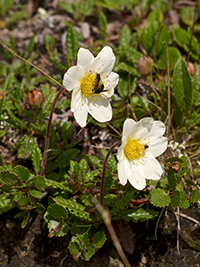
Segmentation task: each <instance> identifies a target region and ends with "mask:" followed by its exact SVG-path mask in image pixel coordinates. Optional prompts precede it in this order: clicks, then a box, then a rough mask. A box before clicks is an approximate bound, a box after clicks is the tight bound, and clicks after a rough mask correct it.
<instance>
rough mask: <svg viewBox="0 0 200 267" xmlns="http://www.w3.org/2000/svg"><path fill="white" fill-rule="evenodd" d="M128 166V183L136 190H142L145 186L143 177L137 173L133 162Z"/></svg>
mask: <svg viewBox="0 0 200 267" xmlns="http://www.w3.org/2000/svg"><path fill="white" fill-rule="evenodd" d="M129 164H130V170H131V172H130V173H129V178H128V180H129V182H130V184H131V185H132V186H133V187H135V188H136V189H137V190H142V189H144V188H145V186H146V180H145V177H144V176H143V175H142V174H141V173H139V172H138V171H137V169H136V167H135V164H134V163H133V162H129Z"/></svg>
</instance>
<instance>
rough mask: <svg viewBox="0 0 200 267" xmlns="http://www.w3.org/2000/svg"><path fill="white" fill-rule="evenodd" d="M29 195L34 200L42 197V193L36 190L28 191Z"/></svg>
mask: <svg viewBox="0 0 200 267" xmlns="http://www.w3.org/2000/svg"><path fill="white" fill-rule="evenodd" d="M29 193H30V194H31V196H33V197H35V198H41V197H42V192H41V191H38V190H33V189H29Z"/></svg>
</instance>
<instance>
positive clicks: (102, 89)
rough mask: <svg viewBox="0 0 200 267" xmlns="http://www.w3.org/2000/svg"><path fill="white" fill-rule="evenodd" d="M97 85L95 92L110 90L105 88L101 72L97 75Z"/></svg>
mask: <svg viewBox="0 0 200 267" xmlns="http://www.w3.org/2000/svg"><path fill="white" fill-rule="evenodd" d="M95 79H96V80H95V85H94V92H95V94H100V93H102V92H108V91H109V90H104V84H103V83H102V80H101V75H100V74H99V73H97V74H96V77H95Z"/></svg>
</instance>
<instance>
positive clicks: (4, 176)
mask: <svg viewBox="0 0 200 267" xmlns="http://www.w3.org/2000/svg"><path fill="white" fill-rule="evenodd" d="M0 179H1V180H2V181H3V182H4V183H11V182H16V184H17V185H20V184H21V181H20V179H19V177H18V176H17V175H16V174H14V173H12V172H11V171H2V172H0Z"/></svg>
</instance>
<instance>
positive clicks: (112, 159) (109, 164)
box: [101, 149, 117, 171]
mask: <svg viewBox="0 0 200 267" xmlns="http://www.w3.org/2000/svg"><path fill="white" fill-rule="evenodd" d="M101 154H102V156H103V160H105V158H106V156H107V154H108V151H106V150H104V149H101ZM107 167H108V168H109V169H112V170H113V171H116V170H117V162H116V159H115V157H114V156H113V155H112V154H111V153H110V155H109V158H108V161H107Z"/></svg>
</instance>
